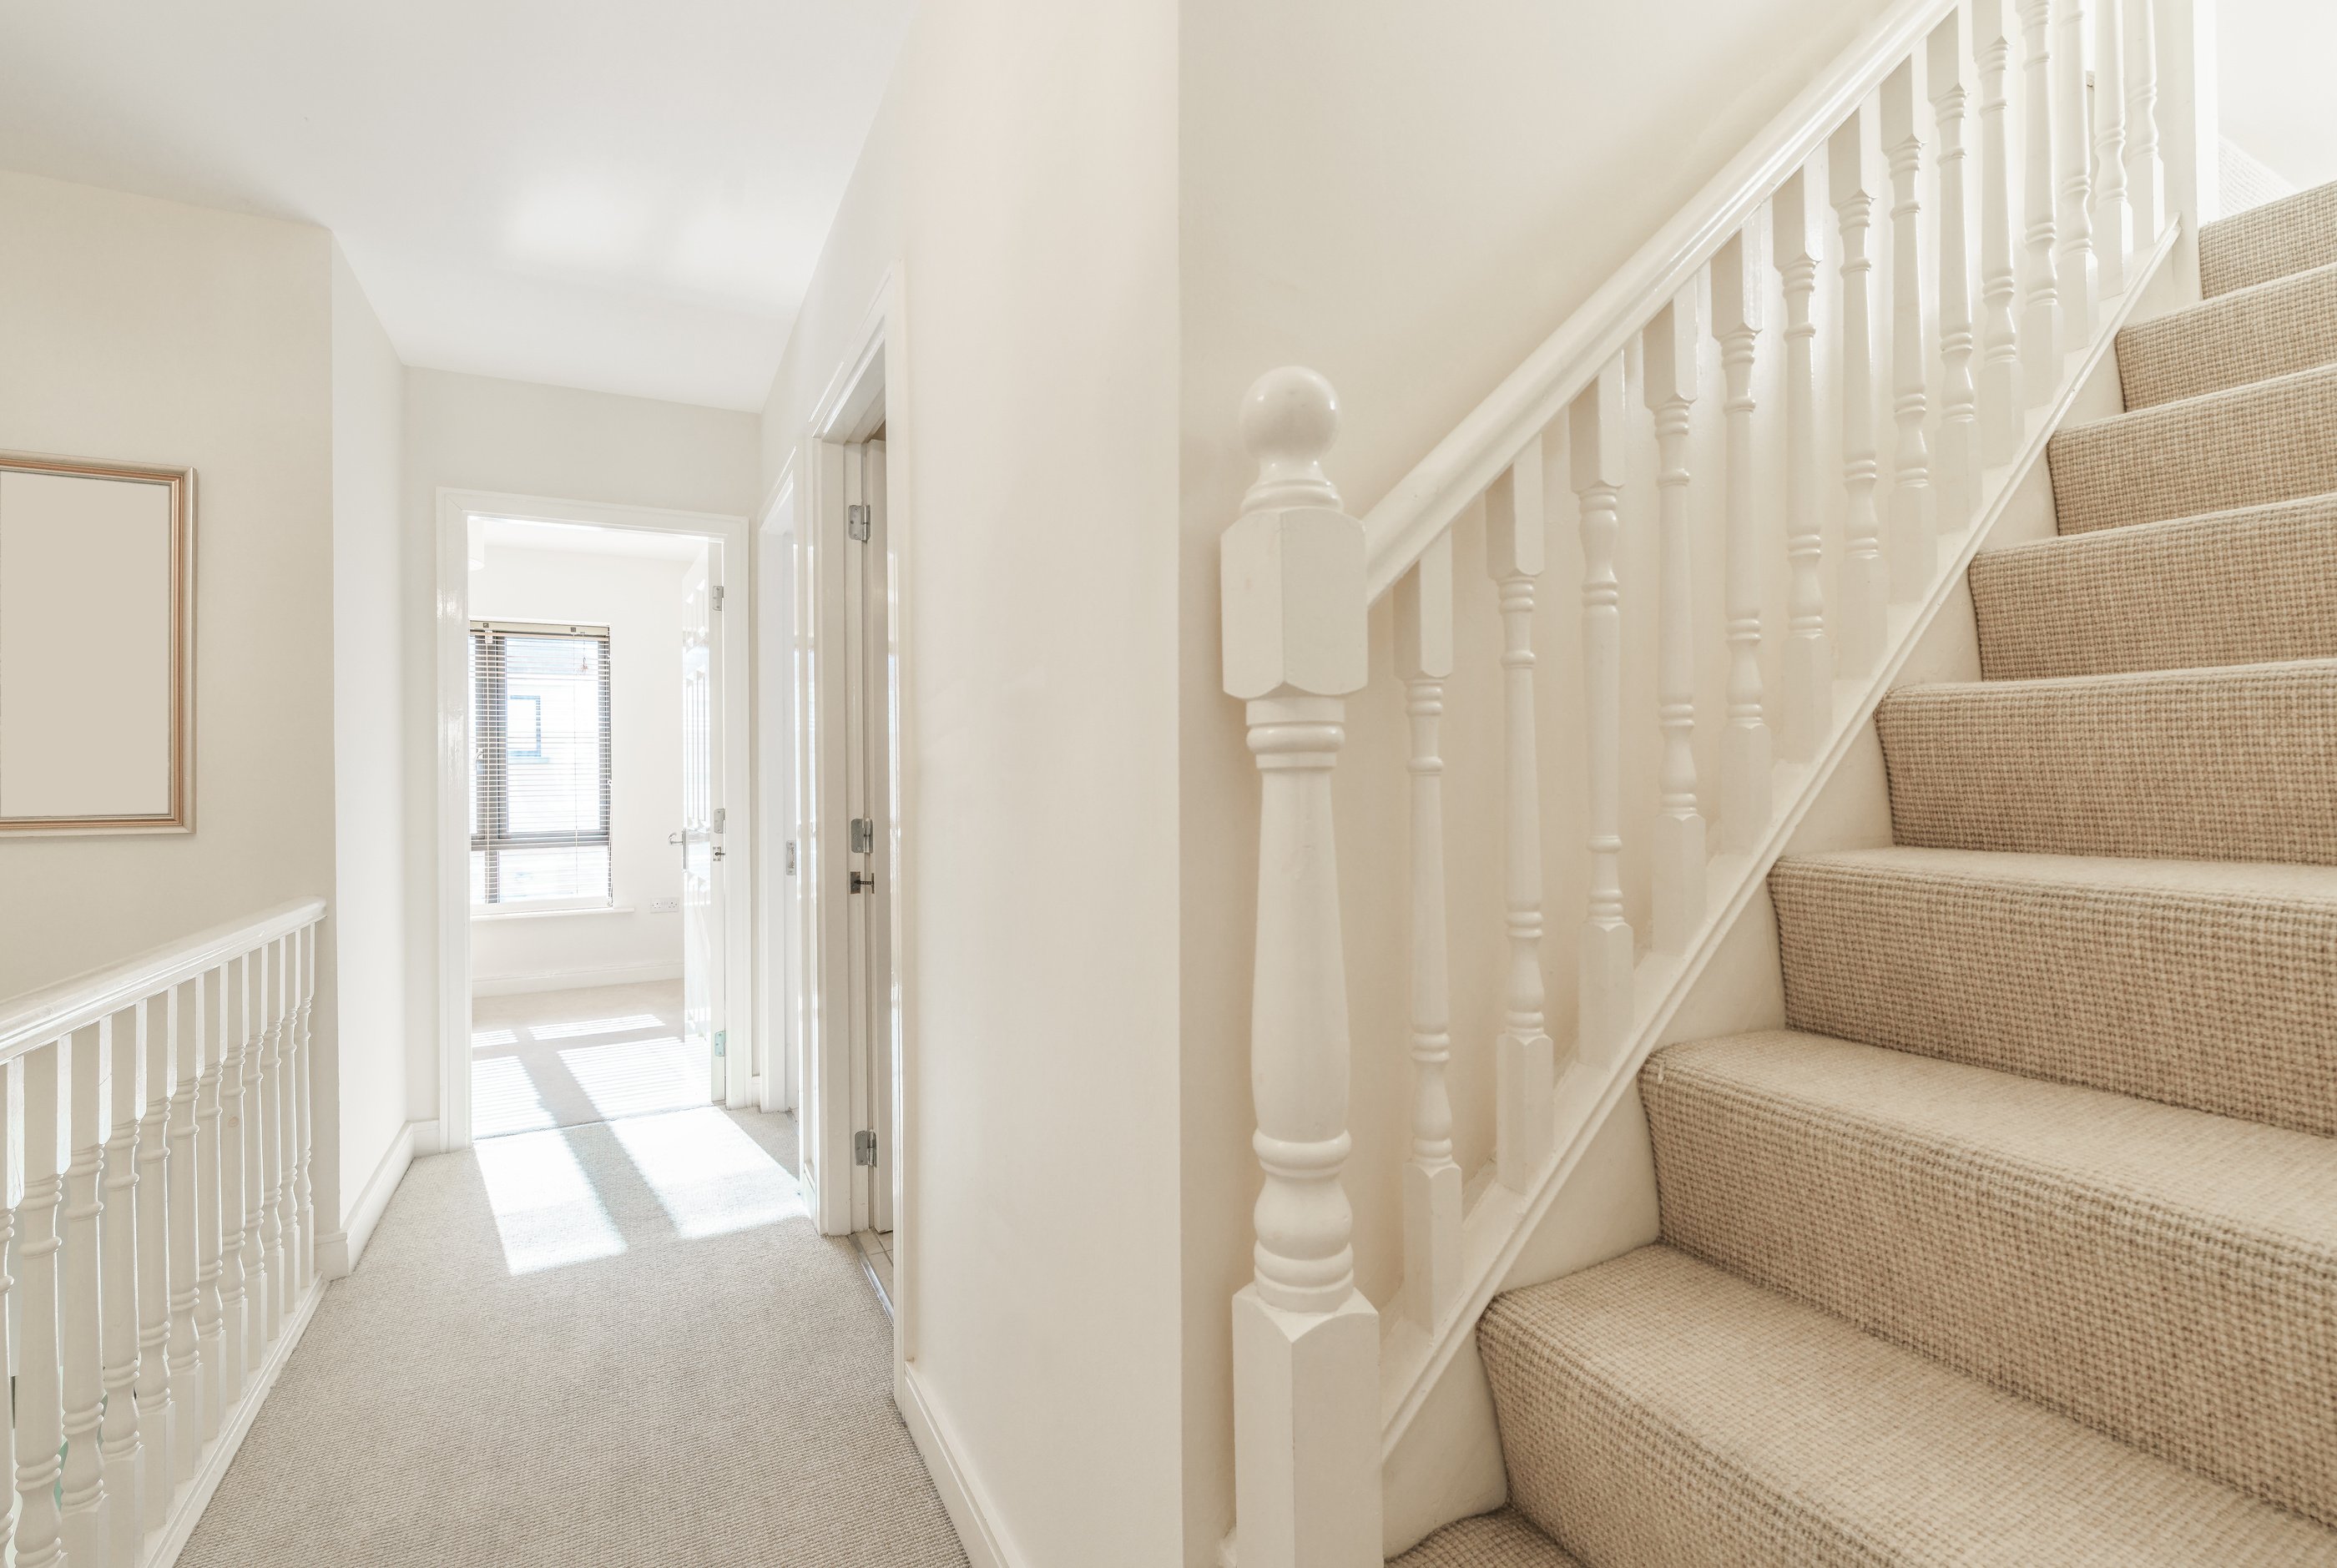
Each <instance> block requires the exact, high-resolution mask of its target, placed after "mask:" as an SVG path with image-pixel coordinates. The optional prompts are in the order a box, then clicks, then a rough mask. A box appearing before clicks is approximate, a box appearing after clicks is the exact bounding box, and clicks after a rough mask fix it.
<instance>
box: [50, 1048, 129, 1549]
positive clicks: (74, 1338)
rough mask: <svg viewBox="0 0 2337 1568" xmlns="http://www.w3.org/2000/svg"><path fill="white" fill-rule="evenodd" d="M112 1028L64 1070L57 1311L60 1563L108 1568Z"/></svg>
mask: <svg viewBox="0 0 2337 1568" xmlns="http://www.w3.org/2000/svg"><path fill="white" fill-rule="evenodd" d="M134 1012H135V1009H134V1008H133V1009H132V1012H131V1013H130V1014H116V1015H115V1017H116V1018H122V1017H134ZM111 1023H112V1019H107V1020H105V1021H104V1022H103V1023H94V1024H85V1025H83V1027H80V1028H78V1029H75V1030H74V1031H73V1038H72V1044H71V1047H70V1060H69V1061H68V1063H67V1071H68V1072H69V1074H70V1075H71V1077H70V1084H69V1087H68V1088H67V1090H66V1098H67V1099H68V1101H69V1102H70V1105H69V1120H70V1125H71V1127H72V1149H73V1160H72V1163H71V1164H68V1165H67V1166H66V1167H65V1208H64V1248H63V1253H64V1298H63V1300H61V1302H60V1303H59V1305H58V1309H57V1317H58V1330H59V1333H60V1335H61V1337H62V1338H63V1339H64V1352H65V1354H64V1361H65V1371H64V1398H65V1420H64V1440H65V1466H64V1499H63V1501H64V1540H65V1559H66V1561H67V1562H68V1563H83V1564H87V1563H110V1562H111V1561H112V1558H111V1556H110V1554H109V1553H108V1550H107V1544H108V1543H107V1533H106V1527H105V1526H106V1519H105V1461H104V1456H103V1453H102V1452H101V1451H100V1448H99V1446H98V1445H99V1435H98V1428H99V1426H100V1423H101V1422H102V1421H103V1405H104V1399H105V1384H104V1379H103V1370H102V1368H101V1367H100V1364H99V1362H100V1349H99V1342H100V1336H101V1333H102V1328H103V1325H102V1322H101V1320H100V1318H99V1316H98V1313H99V1304H98V1292H99V1284H98V1239H97V1217H98V1212H99V1210H100V1209H101V1208H102V1207H103V1198H102V1197H101V1196H100V1195H99V1185H98V1184H99V1183H100V1181H101V1180H102V1179H103V1173H104V1165H105V1157H104V1150H103V1145H102V1144H100V1142H99V1139H100V1137H101V1136H102V1130H103V1126H104V1120H103V1102H102V1101H100V1099H99V1098H98V1096H99V1093H100V1090H101V1087H102V1085H101V1078H102V1075H103V1069H104V1058H103V1052H104V1049H105V1031H106V1029H107V1027H109V1025H111Z"/></svg>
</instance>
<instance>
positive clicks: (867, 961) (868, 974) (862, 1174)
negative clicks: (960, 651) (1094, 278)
mask: <svg viewBox="0 0 2337 1568" xmlns="http://www.w3.org/2000/svg"><path fill="white" fill-rule="evenodd" d="M844 488H845V501H846V534H847V539H846V549H845V552H844V606H845V660H846V670H845V679H846V694H847V700H846V713H845V726H846V749H845V803H846V811H847V812H848V813H849V817H850V821H849V823H848V824H847V832H846V851H847V852H846V865H847V866H848V868H849V870H848V872H847V873H846V888H847V890H848V893H849V896H848V898H847V901H846V902H847V914H846V971H847V974H848V976H849V986H850V1000H849V1004H848V1007H849V1018H850V1022H851V1030H852V1108H853V1126H854V1128H855V1130H856V1133H859V1134H865V1135H866V1137H867V1138H868V1139H869V1140H870V1150H869V1153H870V1154H873V1155H874V1158H873V1159H870V1158H868V1157H867V1156H866V1155H863V1154H860V1152H859V1151H858V1150H857V1149H856V1151H855V1153H856V1160H855V1164H854V1170H855V1172H856V1176H857V1178H858V1180H857V1181H856V1183H855V1187H854V1193H853V1212H854V1213H853V1217H854V1219H855V1221H856V1222H858V1223H860V1224H862V1225H865V1227H866V1228H868V1229H869V1230H872V1231H880V1232H884V1231H890V1230H891V1229H892V1228H893V1143H894V1125H893V1124H894V1117H893V1086H894V1082H895V1076H896V1052H897V1047H898V1031H897V1030H896V1029H895V1018H896V1017H897V1011H896V1008H895V1005H894V1004H895V998H894V996H893V994H892V989H893V963H892V950H893V941H892V936H893V932H892V891H893V863H894V859H893V851H894V832H895V822H894V815H895V813H894V802H895V798H896V792H895V781H894V777H893V756H894V735H893V720H894V715H895V712H896V711H897V704H896V702H895V695H896V693H895V677H896V672H897V669H898V661H897V660H896V659H895V657H894V648H893V615H892V601H893V587H894V582H893V571H892V559H893V558H892V551H891V549H890V546H889V541H888V538H887V534H886V531H885V443H883V442H881V441H872V442H868V443H865V444H863V445H860V446H856V447H854V448H852V449H850V451H849V453H847V456H846V462H845V472H844Z"/></svg>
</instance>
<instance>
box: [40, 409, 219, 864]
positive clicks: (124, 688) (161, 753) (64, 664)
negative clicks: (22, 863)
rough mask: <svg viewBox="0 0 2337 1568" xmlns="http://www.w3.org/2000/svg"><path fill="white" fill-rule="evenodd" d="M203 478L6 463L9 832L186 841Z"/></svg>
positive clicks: (170, 471)
mask: <svg viewBox="0 0 2337 1568" xmlns="http://www.w3.org/2000/svg"><path fill="white" fill-rule="evenodd" d="M194 664H195V471H194V470H193V469H191V468H153V467H147V466H144V465H142V464H137V463H94V462H84V461H82V460H79V459H72V458H51V457H24V456H10V455H6V454H0V834H5V833H187V832H191V831H192V829H193V827H194V822H195V818H194V792H195V669H194Z"/></svg>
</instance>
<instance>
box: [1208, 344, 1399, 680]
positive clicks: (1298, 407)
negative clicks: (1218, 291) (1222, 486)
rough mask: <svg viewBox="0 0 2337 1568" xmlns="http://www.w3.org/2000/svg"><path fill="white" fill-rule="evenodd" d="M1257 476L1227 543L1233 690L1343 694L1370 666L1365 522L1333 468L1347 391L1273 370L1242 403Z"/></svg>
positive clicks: (1223, 567)
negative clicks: (1345, 504) (1327, 468)
mask: <svg viewBox="0 0 2337 1568" xmlns="http://www.w3.org/2000/svg"><path fill="white" fill-rule="evenodd" d="M1241 433H1242V444H1243V446H1244V447H1246V448H1247V450H1248V452H1249V453H1250V455H1251V456H1252V457H1254V458H1256V459H1257V467H1258V474H1257V482H1256V483H1255V484H1252V485H1251V486H1250V487H1249V491H1248V492H1247V494H1245V495H1244V496H1243V497H1242V514H1241V517H1240V520H1239V521H1237V522H1236V523H1235V524H1234V525H1233V527H1231V528H1229V529H1227V531H1226V533H1225V538H1224V540H1223V541H1222V542H1221V544H1220V547H1219V558H1218V559H1219V566H1220V576H1221V584H1222V588H1223V593H1224V611H1225V660H1226V691H1227V694H1228V695H1230V696H1237V697H1241V698H1243V699H1245V700H1247V699H1251V698H1256V697H1262V696H1269V695H1271V694H1273V693H1275V692H1278V691H1287V692H1293V693H1304V694H1306V695H1308V696H1345V694H1347V693H1348V692H1351V691H1356V690H1360V689H1361V688H1362V687H1363V685H1364V680H1365V679H1366V678H1367V676H1368V673H1369V654H1368V650H1367V642H1368V633H1367V624H1368V618H1369V609H1370V607H1369V603H1368V601H1367V600H1366V599H1364V525H1363V524H1362V523H1361V522H1359V521H1356V520H1355V519H1354V518H1352V517H1349V516H1348V515H1347V514H1346V513H1345V512H1344V511H1340V510H1339V492H1338V490H1337V488H1336V487H1335V486H1334V485H1333V484H1332V482H1331V480H1330V476H1329V475H1327V474H1325V472H1323V456H1324V453H1327V452H1329V451H1330V450H1331V444H1332V443H1333V442H1335V441H1336V440H1337V439H1338V434H1339V397H1338V394H1337V393H1335V392H1334V391H1333V390H1332V389H1331V384H1330V383H1329V382H1328V381H1326V380H1325V379H1324V378H1323V376H1322V375H1320V374H1319V373H1318V372H1315V371H1312V370H1308V369H1306V368H1305V367H1304V366H1301V365H1285V366H1283V367H1282V368H1281V369H1279V370H1269V371H1267V372H1266V374H1265V375H1261V376H1259V377H1258V378H1257V381H1256V382H1254V383H1252V384H1251V385H1250V389H1249V391H1248V392H1247V394H1244V395H1243V398H1242V403H1241Z"/></svg>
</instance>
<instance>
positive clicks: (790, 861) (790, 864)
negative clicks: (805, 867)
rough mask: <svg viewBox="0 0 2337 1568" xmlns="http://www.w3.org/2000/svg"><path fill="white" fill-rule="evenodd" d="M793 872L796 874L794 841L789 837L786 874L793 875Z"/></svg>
mask: <svg viewBox="0 0 2337 1568" xmlns="http://www.w3.org/2000/svg"><path fill="white" fill-rule="evenodd" d="M795 874H796V841H795V840H793V839H789V840H788V841H787V875H789V876H793V875H795Z"/></svg>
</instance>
